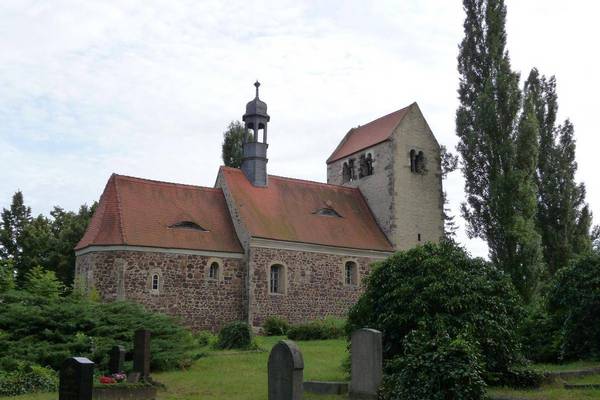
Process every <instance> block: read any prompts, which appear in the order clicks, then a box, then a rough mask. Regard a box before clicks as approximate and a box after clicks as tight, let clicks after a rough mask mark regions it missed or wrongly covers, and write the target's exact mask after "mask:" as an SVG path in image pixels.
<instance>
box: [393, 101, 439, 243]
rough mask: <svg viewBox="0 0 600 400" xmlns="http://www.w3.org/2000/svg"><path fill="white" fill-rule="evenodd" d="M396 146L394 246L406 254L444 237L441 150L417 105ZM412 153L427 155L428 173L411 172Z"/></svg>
mask: <svg viewBox="0 0 600 400" xmlns="http://www.w3.org/2000/svg"><path fill="white" fill-rule="evenodd" d="M393 142H394V146H395V158H396V168H395V172H394V179H395V183H394V210H395V216H396V229H395V232H394V240H393V241H392V243H394V245H395V247H396V248H397V249H398V250H405V249H409V248H411V247H413V246H416V245H418V244H422V243H425V242H428V241H431V242H438V241H439V240H440V238H441V237H442V235H443V233H444V220H443V214H442V212H443V198H442V174H441V167H440V147H439V145H438V143H437V141H436V140H435V137H434V136H433V133H432V132H431V130H430V129H429V126H428V125H427V122H426V121H425V118H424V117H423V114H422V113H421V111H420V110H419V107H418V106H417V105H416V104H413V105H412V106H411V110H410V112H409V113H408V114H407V115H406V116H405V117H404V118H403V119H402V122H401V123H400V124H399V126H398V128H397V129H396V131H395V132H394V135H393ZM412 149H414V150H415V151H417V152H419V151H422V152H423V154H424V155H425V172H423V173H414V172H411V170H410V151H411V150H412ZM419 234H420V235H421V241H420V242H419V240H418V237H419V236H418V235H419Z"/></svg>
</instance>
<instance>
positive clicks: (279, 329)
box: [263, 316, 290, 336]
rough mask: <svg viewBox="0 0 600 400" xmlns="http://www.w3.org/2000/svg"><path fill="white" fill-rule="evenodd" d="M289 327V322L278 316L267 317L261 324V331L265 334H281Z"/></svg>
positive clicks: (285, 332)
mask: <svg viewBox="0 0 600 400" xmlns="http://www.w3.org/2000/svg"><path fill="white" fill-rule="evenodd" d="M288 329H290V324H288V322H287V321H286V320H285V319H283V318H280V317H275V316H272V317H268V318H267V319H266V320H265V323H264V324H263V332H264V334H265V335H266V336H283V335H285V334H287V331H288Z"/></svg>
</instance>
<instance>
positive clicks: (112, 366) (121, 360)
mask: <svg viewBox="0 0 600 400" xmlns="http://www.w3.org/2000/svg"><path fill="white" fill-rule="evenodd" d="M123 364H125V348H124V347H123V346H113V347H112V349H110V353H109V358H108V372H109V373H110V374H117V373H119V372H123V370H124V369H123Z"/></svg>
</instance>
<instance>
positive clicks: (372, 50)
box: [0, 0, 600, 256]
mask: <svg viewBox="0 0 600 400" xmlns="http://www.w3.org/2000/svg"><path fill="white" fill-rule="evenodd" d="M506 4H507V8H508V20H507V32H508V50H509V52H510V56H511V61H512V66H513V69H515V70H517V71H519V72H520V73H521V75H522V78H526V76H527V74H528V73H529V71H530V70H531V68H532V67H537V68H538V69H539V70H540V72H541V73H543V74H546V75H556V78H557V81H558V85H557V87H558V96H559V107H560V108H559V119H565V118H569V119H570V120H571V121H572V122H573V123H574V125H575V135H576V139H577V160H578V163H579V171H578V175H577V178H578V180H580V181H583V182H585V183H586V185H587V189H588V195H587V200H588V202H589V203H590V205H591V209H592V211H593V212H594V215H595V216H596V218H595V223H598V222H599V221H600V181H599V180H597V179H595V173H596V170H597V167H596V165H595V162H596V161H597V151H596V148H595V147H596V145H598V143H599V142H600V141H599V140H598V139H597V137H596V136H597V128H596V123H595V122H596V121H595V120H596V112H597V110H596V107H597V106H598V100H597V96H598V94H599V93H600V80H599V78H598V76H599V75H600V74H598V73H597V69H598V66H599V65H600V52H599V51H598V45H597V38H600V24H598V23H597V18H596V16H597V15H598V12H599V11H600V4H599V3H597V2H593V1H585V0H571V1H569V2H565V1H557V0H545V1H539V0H507V1H506ZM463 19H464V13H463V10H462V3H461V2H460V1H457V0H404V1H368V2H367V1H355V0H344V1H336V0H331V1H299V0H293V1H287V0H279V1H273V2H267V1H248V0H244V1H222V0H216V1H214V0H204V1H196V0H193V1H179V0H165V1H158V0H156V1H154V0H103V1H85V2H82V1H79V0H73V1H66V0H53V1H34V0H2V1H1V2H0V208H2V207H8V206H9V205H10V201H11V196H12V194H13V193H14V192H15V191H16V190H21V191H22V192H23V194H24V196H25V201H26V203H27V204H28V205H29V206H31V208H32V210H33V213H34V214H38V213H44V214H48V213H49V211H50V210H51V209H52V207H53V206H55V205H59V206H61V207H63V208H65V209H68V210H76V209H78V207H79V206H80V205H81V204H83V203H87V204H90V203H92V202H93V201H95V200H97V199H98V198H99V197H100V194H101V193H102V190H103V189H104V185H105V184H106V181H107V180H108V178H109V176H110V174H111V173H113V172H115V173H119V174H124V175H131V176H137V177H143V178H149V179H156V180H163V181H169V182H179V183H188V184H194V185H201V186H213V185H214V182H215V178H216V174H217V171H218V167H219V165H221V164H222V162H221V142H222V134H223V131H224V130H225V128H226V126H227V125H228V123H229V122H230V121H232V120H238V119H241V116H242V114H243V113H244V107H245V104H246V102H248V101H249V100H251V99H252V98H253V96H254V87H253V86H252V84H253V83H254V81H255V80H257V79H258V80H259V81H260V82H261V84H262V85H261V88H260V89H261V92H260V93H261V99H263V100H264V101H266V102H267V104H268V107H269V111H268V112H269V114H270V115H271V122H270V124H269V152H268V157H269V164H268V169H269V173H270V174H274V175H282V176H290V177H295V178H302V179H309V180H315V181H322V182H324V181H326V165H325V160H326V159H327V157H328V156H329V155H330V154H331V152H332V151H333V150H334V149H335V147H336V145H337V143H338V142H339V141H340V140H341V138H342V137H343V136H344V134H345V133H346V132H347V131H348V130H349V129H350V128H352V127H355V126H357V125H359V124H364V123H366V122H369V121H371V120H373V119H375V118H378V117H380V116H383V115H385V114H388V113H390V112H392V111H395V110H397V109H400V108H402V107H405V106H407V105H409V104H411V103H412V102H414V101H416V102H417V103H418V104H419V106H420V108H421V110H422V111H423V113H424V115H425V118H426V119H427V121H428V123H429V125H430V126H431V128H432V130H433V132H434V134H435V135H436V137H437V139H438V141H439V142H440V143H441V144H443V145H446V146H447V147H448V148H449V149H451V150H453V149H454V147H455V146H456V143H457V137H456V134H455V124H454V116H455V112H456V108H457V105H458V100H457V92H456V90H457V88H458V73H457V69H456V57H457V55H458V44H459V43H460V41H461V39H462V36H463V32H462V23H463ZM445 190H446V191H447V193H448V197H449V200H450V205H451V208H452V210H453V213H454V214H455V215H458V214H459V211H458V209H459V206H460V203H461V202H462V201H464V199H465V195H464V185H463V181H462V177H461V173H460V171H457V172H455V173H453V174H451V175H450V177H449V178H448V180H447V181H446V182H445ZM459 222H460V224H459V225H460V227H461V229H460V231H459V234H458V240H459V241H460V242H461V243H463V244H464V245H465V246H466V247H467V248H468V249H469V250H470V251H471V252H472V253H473V254H474V255H478V256H485V255H486V254H487V249H486V246H485V243H483V242H482V241H481V240H475V239H468V238H467V236H466V234H465V232H464V224H463V222H462V221H459Z"/></svg>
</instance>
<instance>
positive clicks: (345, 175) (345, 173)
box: [342, 162, 350, 182]
mask: <svg viewBox="0 0 600 400" xmlns="http://www.w3.org/2000/svg"><path fill="white" fill-rule="evenodd" d="M349 180H350V166H349V165H348V163H347V162H345V163H344V165H342V181H343V182H348V181H349Z"/></svg>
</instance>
